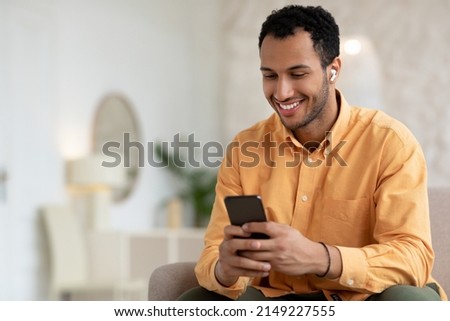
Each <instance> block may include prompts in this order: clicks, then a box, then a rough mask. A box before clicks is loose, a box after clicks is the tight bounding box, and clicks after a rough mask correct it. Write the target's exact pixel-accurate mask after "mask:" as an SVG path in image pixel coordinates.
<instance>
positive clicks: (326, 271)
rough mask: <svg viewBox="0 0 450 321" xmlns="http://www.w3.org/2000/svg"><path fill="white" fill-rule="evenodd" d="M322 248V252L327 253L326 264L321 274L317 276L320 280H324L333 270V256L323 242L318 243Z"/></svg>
mask: <svg viewBox="0 0 450 321" xmlns="http://www.w3.org/2000/svg"><path fill="white" fill-rule="evenodd" d="M318 243H319V244H320V246H321V248H322V251H324V253H325V264H321V269H322V270H323V271H320V272H319V273H316V276H317V277H319V278H324V277H326V276H327V275H328V274H329V273H330V269H331V255H330V250H329V248H328V246H327V245H326V244H325V243H323V242H318Z"/></svg>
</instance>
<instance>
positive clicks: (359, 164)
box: [180, 5, 446, 301]
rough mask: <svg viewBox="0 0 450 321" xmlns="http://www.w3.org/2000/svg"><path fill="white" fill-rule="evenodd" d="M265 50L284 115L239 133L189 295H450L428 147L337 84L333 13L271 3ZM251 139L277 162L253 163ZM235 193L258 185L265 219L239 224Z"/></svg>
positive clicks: (267, 73)
mask: <svg viewBox="0 0 450 321" xmlns="http://www.w3.org/2000/svg"><path fill="white" fill-rule="evenodd" d="M259 49H260V60H261V66H260V69H261V73H262V78H263V91H264V94H265V96H266V98H267V101H268V102H269V104H270V106H271V107H272V108H273V109H274V111H275V113H274V114H273V115H272V116H271V117H269V118H268V119H266V120H264V121H262V122H259V123H257V124H255V125H254V126H252V127H251V128H249V129H246V130H243V131H242V132H240V133H239V134H238V135H237V136H236V137H235V139H234V141H233V142H232V144H233V146H234V147H236V146H237V148H233V149H232V150H230V151H229V153H227V156H226V158H225V160H224V162H223V163H222V167H221V169H220V172H219V175H218V181H217V187H216V200H215V204H214V209H213V213H212V216H211V220H210V224H209V226H208V228H207V231H206V234H205V247H204V250H203V252H202V254H201V257H200V259H199V261H198V263H197V266H196V269H195V272H196V275H197V278H198V281H199V283H200V287H198V288H195V289H193V290H191V291H189V292H187V293H185V294H184V295H182V297H181V298H180V299H181V300H224V299H238V300H308V301H311V300H440V299H446V295H445V293H444V292H443V290H442V289H441V288H440V287H439V284H438V283H437V282H436V280H434V279H433V277H432V276H431V275H430V271H431V270H432V267H433V260H434V253H433V249H432V246H431V236H430V225H429V212H428V199H427V185H426V164H425V160H424V156H423V153H422V150H421V148H420V146H419V144H418V142H417V141H416V139H415V138H414V136H413V135H412V134H411V133H410V131H409V130H408V129H407V128H406V127H405V126H404V125H402V124H401V123H400V122H398V121H397V120H394V119H392V118H391V117H389V116H387V115H386V114H384V113H382V112H379V111H376V110H371V109H365V108H360V107H354V106H350V105H349V104H348V103H347V101H346V100H345V98H344V96H343V94H342V93H341V92H339V91H338V90H337V89H336V81H337V80H338V77H339V72H340V71H341V60H340V58H339V28H338V26H337V25H336V23H335V21H334V19H333V17H332V16H331V15H330V13H329V12H327V11H325V10H324V9H323V8H321V7H303V6H294V5H291V6H287V7H285V8H283V9H281V10H278V11H274V12H273V13H272V14H271V15H270V16H268V17H267V20H266V21H265V22H264V24H263V25H262V29H261V33H260V37H259ZM268 138H269V141H268ZM249 142H251V143H252V147H253V148H252V155H253V156H254V155H257V156H258V157H256V158H255V157H253V159H258V160H263V159H267V157H269V159H270V162H262V161H261V162H259V163H255V162H252V163H248V162H246V159H247V158H248V157H249V155H248V154H249V153H248V150H247V149H246V148H240V147H242V146H245V144H248V143H249ZM294 160H299V161H294ZM248 164H251V166H244V165H248ZM230 195H259V196H260V197H261V199H262V201H263V204H264V206H265V212H266V216H267V222H249V223H247V224H244V225H243V226H234V225H230V221H229V219H228V215H227V211H226V208H225V205H224V198H225V197H226V196H230ZM246 214H248V213H244V212H243V213H242V215H243V216H245V215H246ZM252 233H263V234H266V235H268V236H269V238H268V239H252V238H250V237H249V236H250V235H251V234H252Z"/></svg>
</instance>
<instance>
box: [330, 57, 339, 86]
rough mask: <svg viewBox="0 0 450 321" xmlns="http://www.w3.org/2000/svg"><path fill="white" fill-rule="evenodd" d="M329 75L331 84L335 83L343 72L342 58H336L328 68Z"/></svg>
mask: <svg viewBox="0 0 450 321" xmlns="http://www.w3.org/2000/svg"><path fill="white" fill-rule="evenodd" d="M327 69H328V75H329V78H328V79H330V81H331V82H334V81H335V80H336V78H337V76H338V75H339V72H340V70H341V58H339V57H336V58H334V60H333V61H332V62H331V64H330V65H329V66H328V68H327Z"/></svg>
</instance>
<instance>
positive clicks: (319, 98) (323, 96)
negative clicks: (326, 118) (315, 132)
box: [278, 75, 330, 131]
mask: <svg viewBox="0 0 450 321" xmlns="http://www.w3.org/2000/svg"><path fill="white" fill-rule="evenodd" d="M329 93H330V87H329V86H328V81H327V79H326V77H325V75H324V77H323V81H322V87H321V88H320V91H319V93H318V94H317V95H315V96H313V97H312V103H313V106H312V110H311V112H309V113H308V114H307V115H306V116H305V118H304V119H303V120H301V121H299V122H297V123H295V124H288V123H287V122H286V121H285V120H284V119H283V117H281V115H280V113H279V112H278V116H279V117H280V119H281V122H282V123H283V125H284V126H285V127H286V128H288V129H290V130H292V131H295V130H297V129H300V128H304V127H306V126H308V125H309V124H311V123H312V122H313V121H314V120H317V119H320V118H319V117H320V115H321V114H322V112H323V110H324V109H325V106H326V105H327V101H328V95H329Z"/></svg>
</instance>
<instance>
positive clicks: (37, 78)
mask: <svg viewBox="0 0 450 321" xmlns="http://www.w3.org/2000/svg"><path fill="white" fill-rule="evenodd" d="M217 15H218V10H217V5H216V4H215V3H214V2H212V3H211V2H209V1H206V0H192V1H175V0H172V1H165V0H158V1H155V0H152V1H146V0H132V1H127V0H108V1H106V0H95V1H91V0H61V1H52V0H43V1H27V0H15V1H8V0H0V30H2V31H1V33H0V43H1V49H2V50H1V56H0V58H1V59H0V71H2V73H1V78H0V84H1V85H2V86H0V87H1V88H2V89H1V90H2V91H1V93H2V95H1V96H0V97H1V98H0V99H1V100H0V103H1V114H0V115H1V116H2V122H1V125H4V124H6V126H2V127H1V129H0V130H1V133H0V134H1V135H0V136H1V137H2V140H1V141H0V153H1V154H2V157H1V158H0V161H2V163H4V164H6V165H7V168H8V173H9V176H10V179H9V180H8V184H7V192H8V198H7V200H6V201H5V202H0V215H1V216H0V217H1V221H0V223H1V224H0V229H1V230H0V232H1V233H0V234H1V236H0V237H1V239H0V241H1V244H2V247H1V248H0V250H1V253H0V254H1V256H0V258H1V261H2V264H0V266H1V267H0V269H1V270H0V284H1V285H2V286H1V287H0V289H1V290H0V300H33V299H43V298H45V290H46V281H47V267H48V265H47V262H46V261H45V252H43V248H44V243H43V235H42V229H41V228H40V225H39V220H38V208H39V207H40V206H42V205H43V204H47V203H61V202H68V197H67V193H66V191H65V186H64V161H65V160H66V159H69V158H73V157H79V156H83V155H87V154H88V153H89V152H90V149H91V142H90V139H91V135H92V128H91V126H92V124H93V117H94V113H95V110H96V107H97V105H98V103H99V102H100V100H101V99H102V98H103V95H105V94H106V93H108V92H111V91H115V92H120V93H123V94H124V95H125V96H126V97H127V98H128V100H129V101H130V102H131V104H132V105H133V108H134V111H135V113H136V115H137V118H138V122H139V126H140V129H141V132H142V142H147V141H154V140H155V139H167V140H172V139H173V136H174V135H175V134H176V133H177V132H181V133H193V132H196V133H198V137H199V139H204V138H205V137H214V138H217V137H219V136H220V133H219V128H220V126H218V117H216V116H215V115H216V113H215V111H214V110H215V109H216V108H217V104H218V99H217V91H218V89H217V86H216V85H215V82H214V78H215V74H216V69H217V62H218V59H219V58H218V57H219V55H218V50H217V49H216V45H215V41H214V40H215V39H216V36H215V33H216V30H217V29H216V27H215V24H214V21H215V19H216V18H217ZM205 25H208V28H205V27H204V26H205ZM200 56H201V57H200ZM199 65H200V66H199ZM196 135H197V134H196ZM140 174H141V175H140V178H139V181H138V185H137V188H136V191H135V193H134V194H133V195H132V197H131V198H130V199H128V200H126V201H125V202H123V203H120V204H118V205H115V206H114V207H113V208H112V216H113V217H112V220H113V221H112V224H113V228H116V229H122V230H138V229H139V230H142V229H148V228H151V227H152V226H154V225H156V224H157V222H158V221H159V220H160V218H158V217H156V216H157V215H159V214H158V213H157V212H156V208H157V205H158V204H159V202H160V200H161V198H162V197H164V196H166V195H170V193H171V189H172V188H173V186H172V185H171V184H170V180H167V174H168V173H167V172H166V171H163V170H159V171H158V170H155V169H153V168H150V167H149V166H146V167H145V168H143V169H142V170H141V173H140ZM5 244H6V245H5Z"/></svg>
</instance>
